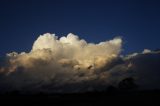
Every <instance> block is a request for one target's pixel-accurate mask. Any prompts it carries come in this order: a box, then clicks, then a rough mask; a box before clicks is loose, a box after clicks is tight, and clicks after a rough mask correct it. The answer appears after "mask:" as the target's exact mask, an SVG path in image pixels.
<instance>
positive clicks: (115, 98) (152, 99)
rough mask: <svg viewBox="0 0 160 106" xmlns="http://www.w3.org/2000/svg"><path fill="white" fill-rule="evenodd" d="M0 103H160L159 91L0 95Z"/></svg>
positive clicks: (154, 105) (76, 105) (92, 105)
mask: <svg viewBox="0 0 160 106" xmlns="http://www.w3.org/2000/svg"><path fill="white" fill-rule="evenodd" d="M0 104H3V105H2V106H4V105H21V106H23V105H28V106H30V105H35V106H37V105H43V106H46V105H56V106H57V105H72V106H84V105H89V106H101V105H128V106H129V105H139V104H143V105H148V104H150V105H151V106H159V105H160V91H138V92H137V91H136V92H118V93H117V92H116V93H109V92H107V93H106V92H92V93H79V94H52V95H45V94H37V95H16V94H5V95H1V96H0Z"/></svg>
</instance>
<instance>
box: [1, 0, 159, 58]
mask: <svg viewBox="0 0 160 106" xmlns="http://www.w3.org/2000/svg"><path fill="white" fill-rule="evenodd" d="M0 14H1V15H0V38H1V41H0V55H4V54H5V53H8V52H11V51H17V52H22V51H26V52H28V51H29V50H30V49H31V47H32V44H33V42H34V41H35V40H36V39H37V37H38V36H39V35H40V34H44V33H46V32H50V33H55V34H56V35H58V36H64V35H67V34H68V33H70V32H72V33H74V34H76V35H78V36H79V37H80V38H83V39H85V40H86V41H88V42H95V43H98V42H100V41H105V40H110V39H112V38H113V37H116V36H122V37H123V40H124V45H123V49H124V51H123V53H124V54H127V53H131V52H140V51H142V50H143V49H145V48H148V49H152V50H154V49H157V48H160V47H159V45H160V40H159V39H160V1H158V0H157V1H156V0H14V1H13V0H1V1H0Z"/></svg>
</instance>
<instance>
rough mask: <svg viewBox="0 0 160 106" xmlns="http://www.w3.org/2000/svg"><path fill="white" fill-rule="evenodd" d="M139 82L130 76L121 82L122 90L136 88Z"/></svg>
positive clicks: (120, 87)
mask: <svg viewBox="0 0 160 106" xmlns="http://www.w3.org/2000/svg"><path fill="white" fill-rule="evenodd" d="M137 87H138V86H137V84H135V82H134V79H133V78H132V77H128V78H125V79H123V80H122V81H120V82H119V89H120V90H134V89H135V88H137Z"/></svg>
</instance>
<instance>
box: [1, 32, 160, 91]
mask: <svg viewBox="0 0 160 106" xmlns="http://www.w3.org/2000/svg"><path fill="white" fill-rule="evenodd" d="M121 50H122V39H121V38H120V37H116V38H114V39H112V40H109V41H104V42H100V43H98V44H94V43H87V42H86V41H85V40H83V39H80V38H79V37H78V36H77V35H74V34H72V33H70V34H68V35H67V36H66V37H61V38H58V37H57V36H55V34H50V33H46V34H44V35H40V36H39V37H38V39H37V40H36V41H35V42H34V44H33V47H32V50H31V51H30V52H29V53H25V52H22V53H16V52H12V53H8V54H7V55H6V57H3V58H1V62H0V86H1V87H0V92H10V91H13V90H18V91H23V92H24V91H31V92H80V91H90V90H103V89H106V87H107V86H109V85H114V86H117V84H118V83H119V82H120V81H121V80H122V79H124V78H127V77H130V76H131V77H134V78H135V79H137V80H136V81H137V82H136V83H137V84H140V85H143V84H144V86H146V85H147V84H146V83H147V80H148V79H145V78H144V79H145V80H142V77H143V73H145V71H144V70H145V69H141V68H140V67H141V66H142V67H145V66H144V64H143V63H141V64H142V65H140V63H139V62H138V61H141V59H142V60H143V59H146V58H150V57H151V58H152V56H150V55H151V54H152V55H156V56H159V55H160V54H159V52H156V53H154V54H153V52H152V51H150V50H148V49H145V50H144V52H143V53H141V54H139V53H136V55H128V56H125V57H121V56H120V52H121ZM148 54H150V55H148ZM144 55H145V56H146V55H147V56H146V58H140V57H141V56H142V57H143V56H144ZM147 61H148V62H149V63H150V62H151V63H152V61H154V60H151V61H149V60H147ZM157 62H158V60H156V63H157ZM149 63H148V64H149ZM146 64H147V63H146ZM156 67H158V66H156ZM148 69H149V68H147V69H146V70H148ZM157 69H158V68H157ZM139 70H141V71H139ZM147 72H148V73H150V71H147ZM147 75H149V74H147ZM155 80H158V79H155ZM150 82H152V81H150ZM152 84H153V83H152Z"/></svg>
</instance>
